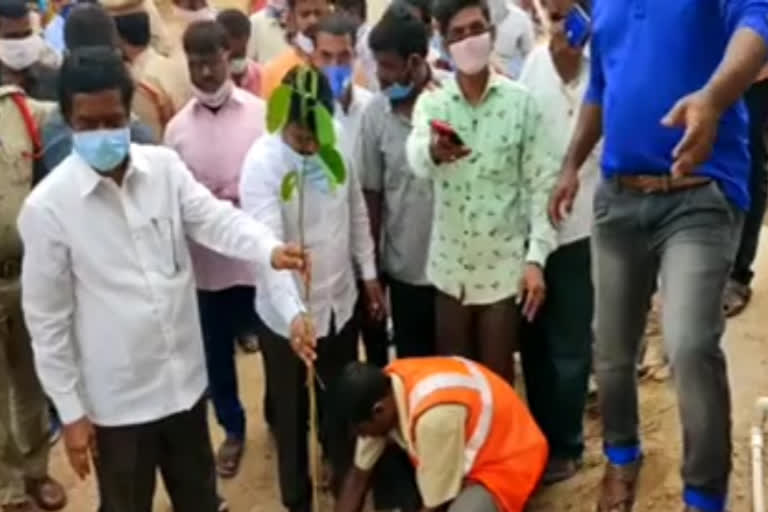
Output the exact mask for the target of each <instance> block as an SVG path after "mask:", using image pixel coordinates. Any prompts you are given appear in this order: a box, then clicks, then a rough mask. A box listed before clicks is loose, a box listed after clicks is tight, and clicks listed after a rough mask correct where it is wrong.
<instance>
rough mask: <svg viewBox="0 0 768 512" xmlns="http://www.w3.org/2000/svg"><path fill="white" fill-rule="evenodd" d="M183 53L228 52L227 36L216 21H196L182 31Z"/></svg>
mask: <svg viewBox="0 0 768 512" xmlns="http://www.w3.org/2000/svg"><path fill="white" fill-rule="evenodd" d="M182 40H183V42H184V52H185V53H194V54H207V53H216V52H217V51H219V50H224V51H227V50H229V35H228V34H227V31H226V29H225V28H224V27H223V26H222V25H221V23H219V22H218V21H196V22H194V23H192V24H190V25H189V26H188V27H187V30H185V31H184V37H183V38H182Z"/></svg>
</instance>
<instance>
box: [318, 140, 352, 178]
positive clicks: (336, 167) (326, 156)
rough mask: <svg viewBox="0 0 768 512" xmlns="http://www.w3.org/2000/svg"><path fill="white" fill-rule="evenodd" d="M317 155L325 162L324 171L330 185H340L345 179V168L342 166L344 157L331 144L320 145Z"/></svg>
mask: <svg viewBox="0 0 768 512" xmlns="http://www.w3.org/2000/svg"><path fill="white" fill-rule="evenodd" d="M317 156H319V157H320V160H321V161H322V162H323V163H324V164H325V165H324V167H325V172H326V174H327V175H328V181H329V182H330V184H331V186H335V185H341V184H342V183H344V182H345V181H346V180H347V169H346V167H345V166H344V159H343V158H342V157H341V154H340V153H339V152H338V151H337V150H336V148H334V147H333V146H321V147H320V150H319V151H318V153H317Z"/></svg>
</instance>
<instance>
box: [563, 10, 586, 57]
mask: <svg viewBox="0 0 768 512" xmlns="http://www.w3.org/2000/svg"><path fill="white" fill-rule="evenodd" d="M591 34H592V20H590V19H589V15H588V14H587V12H586V11H585V10H584V9H582V7H581V6H580V5H579V4H576V3H574V4H573V7H571V10H570V11H568V14H567V15H566V17H565V37H566V38H567V39H568V44H569V45H570V46H571V48H581V47H583V46H584V45H585V44H587V41H588V40H589V36H590V35H591Z"/></svg>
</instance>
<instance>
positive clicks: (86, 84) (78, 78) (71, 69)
mask: <svg viewBox="0 0 768 512" xmlns="http://www.w3.org/2000/svg"><path fill="white" fill-rule="evenodd" d="M111 89H118V90H119V91H120V97H121V99H122V102H123V106H124V107H125V110H126V112H130V111H131V101H132V100H133V79H132V78H131V74H130V72H129V71H128V68H127V67H126V65H125V63H124V62H123V59H122V57H121V55H120V53H119V52H118V51H117V49H116V48H114V47H112V46H89V47H84V48H78V49H76V50H74V51H71V52H67V54H66V55H65V57H64V62H63V63H62V65H61V69H60V71H59V109H60V110H61V113H62V115H63V116H64V118H65V119H69V116H70V115H71V114H72V102H73V99H74V96H75V95H76V94H81V93H95V92H101V91H108V90H111Z"/></svg>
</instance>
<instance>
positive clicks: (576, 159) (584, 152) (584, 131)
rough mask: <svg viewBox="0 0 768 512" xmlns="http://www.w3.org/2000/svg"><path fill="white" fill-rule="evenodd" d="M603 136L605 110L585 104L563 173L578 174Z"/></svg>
mask: <svg viewBox="0 0 768 512" xmlns="http://www.w3.org/2000/svg"><path fill="white" fill-rule="evenodd" d="M602 136H603V108H602V107H601V106H600V105H594V104H591V103H584V104H583V105H582V107H581V110H580V111H579V121H578V123H577V124H576V130H575V131H574V133H573V138H572V139H571V145H570V146H569V147H568V153H566V155H565V161H564V162H563V172H572V173H576V172H578V170H579V169H581V166H582V165H584V162H585V161H586V160H587V158H589V155H590V154H591V153H592V151H593V150H594V149H595V146H596V145H597V143H598V142H600V138H601V137H602Z"/></svg>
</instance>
